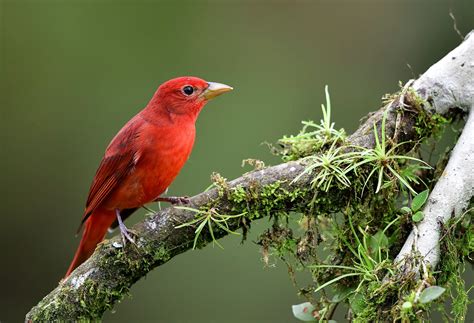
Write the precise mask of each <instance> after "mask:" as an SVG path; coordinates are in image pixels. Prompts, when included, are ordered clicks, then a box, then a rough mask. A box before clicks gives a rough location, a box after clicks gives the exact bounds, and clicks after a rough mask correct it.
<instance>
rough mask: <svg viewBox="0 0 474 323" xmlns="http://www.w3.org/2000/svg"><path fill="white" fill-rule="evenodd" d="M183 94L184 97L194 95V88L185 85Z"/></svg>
mask: <svg viewBox="0 0 474 323" xmlns="http://www.w3.org/2000/svg"><path fill="white" fill-rule="evenodd" d="M183 93H184V94H186V95H191V94H193V93H194V88H193V87H192V86H190V85H186V86H185V87H183Z"/></svg>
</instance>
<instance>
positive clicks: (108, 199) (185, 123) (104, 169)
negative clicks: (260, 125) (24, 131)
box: [66, 77, 232, 277]
mask: <svg viewBox="0 0 474 323" xmlns="http://www.w3.org/2000/svg"><path fill="white" fill-rule="evenodd" d="M231 90H232V87H230V86H228V85H225V84H220V83H213V82H206V81H204V80H202V79H200V78H197V77H178V78H175V79H172V80H169V81H167V82H165V83H163V84H162V85H161V86H160V87H159V88H158V90H157V91H156V92H155V94H154V95H153V97H152V98H151V100H150V102H149V103H148V105H147V106H146V107H145V108H144V109H143V110H141V111H140V112H139V113H138V114H137V115H136V116H135V117H133V118H132V119H131V120H130V121H128V122H127V124H125V126H124V127H123V128H122V129H121V130H120V131H119V132H118V134H117V135H116V136H115V137H114V138H113V139H112V141H111V142H110V144H109V146H108V147H107V149H106V151H105V155H104V157H103V159H102V161H101V163H100V165H99V168H98V169H97V172H96V174H95V177H94V180H93V182H92V185H91V187H90V190H89V196H88V198H87V202H86V208H85V211H84V215H83V217H82V222H81V226H82V225H85V228H84V232H83V234H82V239H81V242H80V243H79V247H78V248H77V251H76V254H75V256H74V259H73V261H72V263H71V265H70V266H69V269H68V270H67V273H66V277H67V276H69V275H70V274H71V272H72V271H73V270H74V269H75V268H76V267H77V266H79V265H80V264H82V263H83V262H84V261H86V260H87V258H89V257H90V256H91V254H92V253H93V252H94V250H95V248H96V246H97V244H98V243H99V242H100V241H102V240H103V239H104V236H105V234H106V232H107V229H108V228H110V227H111V226H117V225H118V226H119V228H120V232H121V234H122V238H123V239H124V242H126V240H129V241H131V242H133V238H132V237H131V235H130V234H129V230H128V229H127V228H126V227H125V225H124V224H123V220H124V219H125V218H126V217H128V216H129V215H130V214H131V213H133V211H135V210H136V209H137V208H139V207H141V206H143V205H144V204H146V203H149V202H152V201H156V200H161V201H168V202H172V203H173V202H176V201H178V202H179V201H180V199H179V198H166V197H160V195H161V194H162V193H163V192H164V191H165V190H166V189H167V188H168V186H169V185H170V184H171V182H172V181H173V180H174V179H175V177H176V176H177V175H178V173H179V171H180V170H181V168H182V167H183V165H184V163H185V162H186V160H187V159H188V157H189V154H190V153H191V149H192V147H193V144H194V137H195V133H196V130H195V122H196V119H197V117H198V115H199V112H200V111H201V109H202V108H203V107H204V105H205V104H206V103H207V101H208V100H210V99H212V98H214V97H216V96H218V95H220V94H222V93H225V92H228V91H231ZM114 222H115V223H114Z"/></svg>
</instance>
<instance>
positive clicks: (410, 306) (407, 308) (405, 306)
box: [402, 302, 413, 310]
mask: <svg viewBox="0 0 474 323" xmlns="http://www.w3.org/2000/svg"><path fill="white" fill-rule="evenodd" d="M412 307H413V304H412V303H411V302H405V303H403V304H402V308H403V309H404V310H409V309H411V308H412Z"/></svg>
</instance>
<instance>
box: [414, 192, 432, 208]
mask: <svg viewBox="0 0 474 323" xmlns="http://www.w3.org/2000/svg"><path fill="white" fill-rule="evenodd" d="M429 193H430V190H424V191H423V192H421V193H419V194H418V195H417V196H415V197H414V198H413V201H412V202H411V209H412V210H413V212H416V211H418V210H419V209H421V207H422V206H423V205H424V204H425V203H426V200H427V199H428V195H429Z"/></svg>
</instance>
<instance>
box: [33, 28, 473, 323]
mask: <svg viewBox="0 0 474 323" xmlns="http://www.w3.org/2000/svg"><path fill="white" fill-rule="evenodd" d="M473 38H474V37H467V38H466V41H464V42H463V43H462V44H461V45H460V46H459V47H458V48H456V49H455V50H454V51H453V52H451V53H450V54H448V55H447V56H446V57H445V58H443V59H442V60H441V61H440V62H438V63H437V64H436V65H434V66H433V67H431V68H430V69H429V70H428V71H427V72H426V73H425V74H424V75H422V76H421V77H420V78H419V79H418V80H417V81H415V83H414V87H415V89H416V91H417V92H418V94H419V95H421V96H422V97H423V98H425V99H426V102H427V104H425V105H424V106H423V108H424V109H427V110H433V111H437V112H440V113H442V114H447V113H454V114H456V113H458V114H459V113H460V110H456V109H455V108H462V109H468V108H469V107H470V106H471V105H472V97H473V96H472V93H473V91H472V90H473V87H474V85H473V79H474V77H473V76H472V73H473V67H474V64H473V62H472V57H474V55H473V54H472V53H473V50H474V44H473ZM454 54H456V56H457V58H456V59H453V58H451V55H454ZM463 55H464V56H463ZM465 55H467V56H465ZM461 57H462V59H461ZM461 64H464V65H462V68H460V66H461ZM466 89H467V91H466ZM466 92H469V93H470V94H469V93H467V94H466ZM410 104H412V102H410V100H409V98H406V97H404V94H403V93H402V94H401V96H400V100H394V101H393V102H392V104H390V105H389V106H388V107H386V109H387V110H388V111H389V113H388V114H387V120H386V134H387V136H388V137H391V138H393V137H394V136H395V137H396V141H398V142H405V141H409V140H411V139H417V133H416V131H415V128H414V125H415V121H414V120H415V118H414V114H415V113H416V112H414V111H407V112H404V113H397V111H399V109H401V108H406V107H407V105H408V106H409V105H410ZM386 109H380V110H379V111H377V112H376V113H374V114H373V115H372V116H371V117H370V118H369V119H368V120H366V121H365V122H364V123H363V124H362V125H361V126H360V127H359V129H358V130H357V131H356V132H355V133H354V134H353V135H352V136H350V137H349V138H348V143H349V144H353V145H358V146H363V147H373V146H374V143H375V139H374V134H373V125H374V123H377V124H379V123H380V121H381V119H382V115H383V113H384V111H385V110H386ZM471 119H472V118H471ZM471 138H472V133H471ZM409 146H410V144H407V145H404V148H405V149H410V147H409ZM471 148H472V147H471ZM471 165H472V164H471ZM304 169H305V164H304V162H303V161H302V160H299V161H294V162H288V163H283V164H280V165H277V166H274V167H268V168H266V169H263V170H258V171H253V172H250V173H247V174H245V175H243V176H242V177H240V178H238V179H236V180H233V181H231V182H228V183H227V182H225V181H222V180H219V179H217V181H218V182H219V183H220V184H219V185H218V187H217V188H214V189H211V190H209V191H207V192H203V193H201V194H199V195H196V196H194V197H192V198H191V199H190V204H189V205H188V206H189V207H192V208H195V209H204V210H216V212H219V214H239V213H242V212H246V214H245V217H241V218H234V219H231V220H229V228H230V229H231V230H236V229H238V228H243V229H244V230H245V228H246V227H247V226H248V221H250V220H252V219H256V218H261V217H265V216H271V215H274V214H278V213H281V212H289V211H301V212H304V211H305V210H306V209H307V206H308V204H309V202H310V200H311V198H312V197H313V193H314V192H313V191H312V190H311V180H312V176H311V175H310V174H305V175H303V176H301V177H300V178H299V180H298V181H296V182H293V180H294V179H295V177H296V176H298V175H300V174H301V173H302V172H303V171H304ZM471 173H473V172H472V167H471ZM344 193H345V192H344V191H341V194H340V196H339V195H337V194H335V195H334V200H335V201H334V203H340V200H344V198H343V196H344ZM471 194H472V193H471ZM336 205H337V204H336ZM193 219H195V212H192V211H190V210H186V209H179V208H173V207H170V208H167V209H164V210H162V211H160V212H158V213H157V214H155V215H154V216H152V217H150V218H147V219H145V220H143V221H142V222H140V223H138V224H137V225H135V226H134V227H133V230H134V231H135V232H136V233H137V235H138V236H139V239H138V243H137V245H138V247H135V246H133V245H127V246H126V247H123V246H122V243H121V240H120V238H119V237H115V238H113V239H111V240H106V241H104V242H103V243H101V244H100V245H99V246H98V247H97V249H96V251H95V253H94V254H93V255H92V256H91V258H90V259H89V260H88V261H86V262H85V263H84V264H82V265H81V266H79V267H78V268H77V269H76V270H75V271H74V272H73V273H72V274H71V275H70V276H69V277H68V278H67V279H65V280H63V281H61V282H60V283H59V286H58V287H57V288H56V289H54V290H53V291H52V292H51V293H50V294H48V295H47V296H46V297H45V298H44V299H43V300H42V301H40V302H39V304H38V305H36V306H35V307H33V308H32V309H31V311H30V312H29V313H28V314H27V315H26V320H27V321H51V320H71V319H74V320H77V319H98V318H100V317H101V316H102V314H103V313H104V312H105V311H106V310H108V309H111V308H112V307H113V305H114V303H115V302H117V301H118V300H120V299H121V298H122V297H123V296H124V295H125V294H126V293H127V291H128V290H129V288H130V287H131V286H132V285H133V284H134V283H135V282H136V281H137V280H139V279H140V278H141V277H143V276H145V275H146V274H147V273H148V272H149V271H150V270H152V269H153V268H155V267H157V266H160V265H161V264H163V263H165V262H167V261H168V260H170V259H171V258H172V257H174V256H176V255H178V254H180V253H182V252H184V251H186V250H189V249H191V248H192V246H193V241H194V238H195V227H193V226H187V227H182V228H180V229H177V228H176V227H177V226H178V225H180V224H183V223H188V222H190V221H192V220H193ZM430 230H436V229H433V228H430ZM226 234H227V232H226V231H224V230H216V231H215V232H214V237H215V238H216V239H217V238H220V237H223V236H224V235H226ZM211 241H212V237H211V234H210V233H209V232H203V234H202V235H201V237H200V241H199V242H200V245H199V247H202V246H204V245H205V244H207V243H209V242H211Z"/></svg>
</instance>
